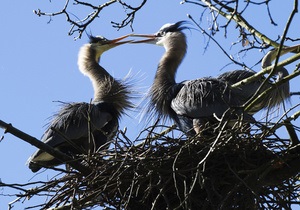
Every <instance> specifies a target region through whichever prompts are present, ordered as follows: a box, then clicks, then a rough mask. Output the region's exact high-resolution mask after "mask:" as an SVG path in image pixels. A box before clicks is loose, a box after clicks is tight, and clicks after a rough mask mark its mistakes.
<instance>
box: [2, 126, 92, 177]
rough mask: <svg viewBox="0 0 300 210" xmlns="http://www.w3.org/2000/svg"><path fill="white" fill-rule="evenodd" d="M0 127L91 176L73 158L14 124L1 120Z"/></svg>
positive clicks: (88, 170)
mask: <svg viewBox="0 0 300 210" xmlns="http://www.w3.org/2000/svg"><path fill="white" fill-rule="evenodd" d="M0 127H1V128H3V129H4V132H5V133H11V134H12V135H14V136H16V137H18V138H19V139H22V140H23V141H25V142H27V143H29V144H31V145H33V146H35V147H37V148H39V149H41V150H43V151H45V152H47V153H49V154H50V155H52V156H53V157H55V158H56V159H58V160H60V161H61V162H62V163H67V164H69V165H70V166H71V167H72V168H74V169H76V170H77V171H79V172H80V173H82V174H84V175H89V174H90V173H91V171H90V169H89V168H87V167H85V166H83V165H81V164H79V163H78V162H76V160H74V159H73V158H72V157H70V156H68V155H66V154H64V153H62V152H60V151H58V150H55V149H54V148H53V147H51V146H49V145H47V144H45V143H43V142H42V141H39V140H38V139H36V138H34V137H32V136H30V135H28V134H27V133H24V132H23V131H21V130H19V129H17V128H15V127H13V126H12V124H8V123H5V122H4V121H2V120H0Z"/></svg>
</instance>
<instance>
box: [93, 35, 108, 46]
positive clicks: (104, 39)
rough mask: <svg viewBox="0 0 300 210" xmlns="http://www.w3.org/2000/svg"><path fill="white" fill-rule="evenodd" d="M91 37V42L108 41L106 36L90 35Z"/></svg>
mask: <svg viewBox="0 0 300 210" xmlns="http://www.w3.org/2000/svg"><path fill="white" fill-rule="evenodd" d="M89 39H90V43H91V44H96V43H99V42H101V43H105V42H108V39H106V38H105V37H102V36H90V37H89Z"/></svg>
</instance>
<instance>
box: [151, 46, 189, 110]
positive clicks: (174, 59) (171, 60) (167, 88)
mask: <svg viewBox="0 0 300 210" xmlns="http://www.w3.org/2000/svg"><path fill="white" fill-rule="evenodd" d="M185 53H186V47H185V46H184V47H182V46H181V47H173V48H169V49H168V48H167V49H166V52H165V54H164V55H163V57H162V58H161V60H160V62H159V65H158V68H157V71H156V75H155V79H154V82H153V85H152V87H151V91H150V92H151V101H152V103H153V105H155V106H156V107H157V109H160V112H161V113H160V114H163V115H168V114H169V113H168V112H169V109H170V104H171V100H172V99H173V98H174V97H175V95H174V94H176V91H175V92H174V90H175V89H174V88H175V86H176V81H175V76H176V72H177V69H178V67H179V65H180V63H181V62H182V59H183V58H184V55H185Z"/></svg>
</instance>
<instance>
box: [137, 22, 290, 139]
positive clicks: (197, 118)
mask: <svg viewBox="0 0 300 210" xmlns="http://www.w3.org/2000/svg"><path fill="white" fill-rule="evenodd" d="M184 24H185V21H180V22H177V23H175V24H165V25H164V26H163V27H162V28H161V29H160V30H159V31H158V32H157V33H156V34H151V35H149V34H148V35H145V34H135V35H133V36H136V37H146V38H148V39H145V40H141V41H135V42H133V43H151V44H156V45H160V46H163V47H164V48H165V50H166V51H165V53H164V55H163V56H162V58H161V60H160V62H159V64H158V68H157V71H156V75H155V79H154V82H153V85H152V86H151V89H150V92H149V94H150V103H149V105H148V106H149V107H148V109H149V110H154V111H155V113H154V114H157V115H158V116H163V117H165V118H171V119H173V120H174V121H175V123H176V124H177V125H178V127H179V129H180V130H182V131H184V132H185V133H187V134H188V135H194V134H195V133H199V132H200V130H201V128H200V127H201V126H203V125H204V124H205V123H206V122H210V121H215V119H214V118H215V117H221V116H222V115H223V114H224V112H225V111H226V110H228V108H230V107H239V106H241V105H242V104H243V103H244V102H245V101H247V99H249V98H250V97H251V96H252V95H253V94H254V93H255V89H254V88H256V89H257V88H258V86H259V85H260V84H261V82H262V81H259V82H257V83H251V84H249V85H246V86H244V87H243V88H242V89H234V88H231V86H230V84H233V83H234V82H237V81H238V80H240V79H243V78H245V77H249V76H251V75H253V73H249V74H248V71H243V70H242V71H235V72H234V73H233V74H226V73H225V74H223V75H222V76H221V77H219V78H212V77H205V78H200V79H195V80H190V81H183V82H181V83H176V81H175V75H176V72H177V69H178V66H179V65H180V63H181V62H182V60H183V58H184V56H185V54H186V49H187V44H186V36H185V34H184V33H183V32H182V30H183V29H186V28H187V27H186V26H185V25H184ZM277 73H278V74H279V75H280V74H282V75H283V76H284V75H285V72H282V71H279V72H277ZM239 74H241V75H244V76H242V78H240V77H239V76H241V75H239ZM232 78H235V79H236V81H233V79H232ZM253 84H255V85H254V87H253ZM249 88H250V89H251V90H249ZM278 88H280V89H281V90H282V91H283V93H282V94H278V95H280V96H281V97H280V98H276V99H272V98H266V99H265V101H268V102H269V103H268V104H269V107H270V106H272V105H274V104H277V102H282V101H283V100H284V99H285V98H286V97H288V95H289V85H288V83H286V84H285V85H283V86H280V87H278ZM274 91H277V89H276V90H274ZM245 92H246V95H244V93H245ZM273 95H274V94H272V97H273ZM267 97H268V96H267ZM272 100H276V102H270V101H272ZM264 105H265V104H263V105H260V106H259V107H257V108H256V110H255V112H256V111H258V110H260V109H262V108H264V107H265V106H264ZM252 111H253V112H252ZM252 111H251V112H249V113H245V114H244V118H245V119H248V120H252V119H253V118H252V116H251V115H252V114H253V113H254V110H252Z"/></svg>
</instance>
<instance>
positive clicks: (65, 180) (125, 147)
mask: <svg viewBox="0 0 300 210" xmlns="http://www.w3.org/2000/svg"><path fill="white" fill-rule="evenodd" d="M158 128H162V129H160V130H161V131H162V130H163V131H162V132H155V131H156V130H158ZM142 136H144V137H142ZM289 144H290V142H289V140H288V139H287V140H284V139H280V138H279V137H277V136H276V135H275V134H274V133H272V132H271V130H270V129H267V130H266V128H265V129H261V128H258V127H256V126H253V127H252V128H251V131H247V132H242V131H241V129H233V128H231V129H219V130H215V132H214V134H209V135H207V136H198V137H194V138H187V137H185V136H184V135H182V134H180V132H178V131H176V129H174V128H173V127H163V126H158V125H155V126H151V127H149V128H147V129H145V130H144V131H143V132H142V133H141V134H140V136H139V137H138V138H137V140H135V141H131V140H129V139H128V138H127V137H126V133H124V132H122V131H120V132H119V133H118V135H117V137H116V139H115V140H114V141H113V142H111V146H110V148H109V149H105V150H104V149H102V150H101V151H100V152H98V153H95V154H91V155H89V156H81V157H78V159H77V161H79V162H81V163H82V164H83V165H84V166H85V167H86V168H87V169H88V170H89V171H90V172H89V173H88V175H83V174H82V173H80V172H78V171H76V170H74V169H68V170H62V169H56V170H59V171H60V176H55V177H54V178H53V179H51V180H49V181H47V182H40V183H38V184H37V183H29V184H27V185H26V186H27V187H28V185H30V184H34V185H35V187H34V188H30V189H29V190H26V191H25V192H23V193H21V194H19V195H18V196H19V197H22V198H25V197H26V198H31V197H35V196H37V195H39V196H41V195H45V196H46V198H47V199H46V202H45V203H43V204H41V205H39V206H35V207H38V208H41V209H49V208H52V209H89V208H92V207H95V206H102V207H106V209H144V210H146V209H149V210H150V209H234V208H235V209H291V205H292V204H295V203H297V202H298V203H299V201H297V199H298V198H299V193H300V189H299V157H300V155H299V154H300V148H299V145H298V146H294V147H289V146H288V145H289Z"/></svg>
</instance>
